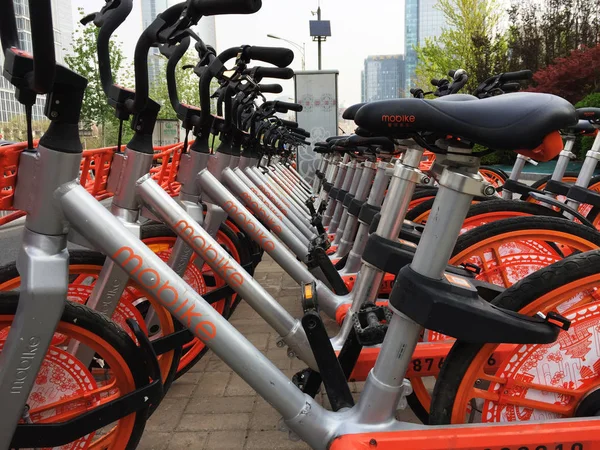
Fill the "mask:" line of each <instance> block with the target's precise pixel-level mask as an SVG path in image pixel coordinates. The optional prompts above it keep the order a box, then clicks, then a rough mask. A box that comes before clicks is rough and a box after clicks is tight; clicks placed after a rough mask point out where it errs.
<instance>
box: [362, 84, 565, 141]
mask: <svg viewBox="0 0 600 450" xmlns="http://www.w3.org/2000/svg"><path fill="white" fill-rule="evenodd" d="M354 121H355V122H356V124H357V125H358V126H360V127H362V128H366V129H368V130H369V131H370V132H371V133H373V134H375V135H379V136H382V135H383V136H389V137H392V138H393V137H401V136H406V135H407V134H410V133H413V134H414V133H417V132H433V133H435V134H439V135H440V137H445V136H446V135H451V136H454V137H459V138H462V139H466V140H468V141H471V142H473V143H476V144H481V145H484V146H486V147H490V148H493V149H497V150H524V149H534V148H536V147H538V146H539V145H540V144H541V143H542V142H543V140H544V138H545V137H546V136H547V135H549V134H550V133H552V132H553V131H556V130H559V129H563V128H566V127H568V126H571V125H575V124H576V123H577V114H576V112H575V108H573V106H572V105H571V104H570V103H569V102H568V101H566V100H565V99H563V98H560V97H557V96H555V95H551V94H538V93H529V92H516V93H513V94H506V95H499V96H496V97H491V98H486V99H482V100H478V101H439V100H424V99H416V98H406V99H398V100H383V101H378V102H372V103H368V104H367V105H365V106H363V107H362V108H360V109H359V111H358V112H357V113H356V116H355V118H354Z"/></svg>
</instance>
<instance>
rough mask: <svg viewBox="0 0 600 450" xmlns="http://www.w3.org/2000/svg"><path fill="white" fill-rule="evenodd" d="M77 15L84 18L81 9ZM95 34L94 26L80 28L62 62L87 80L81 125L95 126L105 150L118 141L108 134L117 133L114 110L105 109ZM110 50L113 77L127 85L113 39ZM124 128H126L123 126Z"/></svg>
mask: <svg viewBox="0 0 600 450" xmlns="http://www.w3.org/2000/svg"><path fill="white" fill-rule="evenodd" d="M79 12H80V14H81V15H82V16H83V14H84V13H83V9H82V8H79ZM98 32H99V28H96V27H94V26H93V25H87V26H83V25H81V24H79V25H78V27H77V30H76V32H75V33H74V36H73V48H72V52H71V54H69V55H68V56H66V57H65V62H66V63H67V65H68V66H69V68H70V69H72V70H73V71H75V72H77V73H79V74H82V75H84V76H85V77H86V78H87V79H88V86H87V89H86V91H85V96H84V98H83V105H82V108H81V123H82V125H83V126H84V127H86V128H91V126H92V125H97V126H98V129H99V133H100V137H101V143H102V146H107V145H114V144H115V143H116V141H117V136H116V133H109V131H112V129H114V128H115V127H116V129H117V130H118V120H117V118H116V117H115V115H114V110H113V108H112V107H110V106H109V105H108V103H107V99H106V95H105V93H104V91H103V90H102V83H101V81H100V72H99V70H98V55H97V50H96V43H97V40H98ZM109 48H110V65H111V68H112V73H113V77H115V78H117V76H119V77H120V78H121V80H120V84H122V85H123V84H127V81H128V79H129V78H130V77H129V74H128V72H127V71H125V70H124V67H123V65H124V61H125V57H124V55H123V51H122V50H121V48H120V45H119V44H118V43H116V42H115V40H114V39H112V40H111V42H110V44H109ZM115 82H116V79H115ZM123 128H124V129H125V128H126V127H125V125H124V127H123Z"/></svg>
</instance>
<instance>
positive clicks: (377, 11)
mask: <svg viewBox="0 0 600 450" xmlns="http://www.w3.org/2000/svg"><path fill="white" fill-rule="evenodd" d="M72 3H73V20H74V21H75V22H76V21H77V20H78V17H79V16H78V13H77V8H78V7H83V8H84V10H85V12H86V13H90V12H94V11H97V10H99V9H100V8H101V7H102V5H103V4H104V2H103V1H101V0H72ZM173 3H176V1H171V4H173ZM139 4H140V2H139V0H134V9H133V11H132V13H131V14H130V16H129V18H128V19H127V21H126V22H125V23H124V24H123V25H122V26H121V27H120V28H119V29H118V30H117V31H116V34H117V36H118V39H119V40H120V41H122V42H123V49H124V51H125V54H126V55H127V56H129V57H131V56H132V55H133V51H134V48H135V42H136V40H137V37H138V36H139V34H140V32H141V10H140V6H139ZM316 9H317V0H263V6H262V9H261V10H260V11H259V12H258V13H256V14H253V15H251V16H218V17H217V19H216V29H217V46H218V49H219V50H220V51H222V50H224V49H227V48H229V47H234V46H238V45H263V46H275V45H282V46H286V45H287V44H286V43H285V42H283V41H276V40H273V39H270V38H267V36H266V35H267V34H273V35H277V36H280V37H282V38H286V39H289V40H291V41H295V42H297V43H299V44H300V45H301V44H302V43H303V42H305V43H306V69H307V70H316V69H317V43H316V42H312V41H311V38H310V36H309V28H308V22H309V20H316V17H313V16H312V15H311V10H312V11H316ZM321 10H322V19H323V20H330V21H331V33H332V36H331V38H328V39H327V42H324V43H323V44H322V61H323V69H337V70H339V72H340V75H339V84H338V91H339V92H338V96H339V100H340V105H342V106H349V105H351V104H354V103H357V102H359V101H360V72H361V69H362V67H363V62H364V59H365V57H367V56H368V55H387V54H400V53H404V0H394V1H391V0H370V1H365V0H360V1H359V0H321ZM294 50H295V53H296V58H295V59H294V62H293V63H292V66H291V67H292V68H293V69H295V70H300V69H301V57H300V54H299V52H298V51H297V50H296V49H294ZM284 87H285V92H284V94H287V95H289V96H290V97H293V95H294V93H293V85H292V84H291V83H286V84H285V86H284Z"/></svg>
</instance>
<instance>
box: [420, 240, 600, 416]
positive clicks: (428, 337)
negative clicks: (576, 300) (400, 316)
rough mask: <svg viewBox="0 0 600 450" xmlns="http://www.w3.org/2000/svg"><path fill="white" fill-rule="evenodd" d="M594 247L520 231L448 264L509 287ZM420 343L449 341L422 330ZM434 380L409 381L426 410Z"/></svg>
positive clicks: (487, 242) (472, 249)
mask: <svg viewBox="0 0 600 450" xmlns="http://www.w3.org/2000/svg"><path fill="white" fill-rule="evenodd" d="M596 248H598V247H597V246H596V245H595V244H594V243H592V242H589V241H587V240H586V239H583V238H581V237H578V236H575V235H572V234H569V233H564V232H558V231H552V230H521V231H515V232H511V233H503V234H501V235H499V236H493V237H491V238H489V239H486V240H482V241H481V242H479V243H477V244H476V245H472V246H470V247H469V248H467V249H465V250H464V251H463V252H460V253H459V254H457V255H455V256H454V257H452V259H451V260H450V264H451V265H455V266H457V265H460V264H462V263H465V262H469V263H471V264H473V265H475V266H476V267H479V268H480V269H481V272H480V273H479V274H478V275H476V278H477V279H478V280H482V281H486V282H489V283H493V284H496V285H499V286H503V287H510V286H512V285H513V284H514V283H516V282H517V281H519V280H521V279H523V278H525V277H526V276H527V275H529V274H531V273H533V272H535V271H537V270H539V269H541V268H543V267H546V266H549V265H550V264H552V263H554V262H557V261H560V260H562V259H564V258H565V257H566V256H569V255H571V254H573V253H576V252H585V251H588V250H593V249H596ZM536 311H537V310H536ZM536 311H534V313H535V312H536ZM559 312H560V311H559ZM423 340H424V341H425V342H441V341H452V340H453V339H452V338H449V337H448V336H445V335H443V334H441V333H438V332H436V331H432V330H425V332H424V336H423ZM434 379H435V377H425V378H417V377H412V378H411V379H410V381H411V384H412V387H413V391H414V394H415V396H416V397H417V398H418V400H419V402H420V404H421V405H422V406H423V407H424V408H425V409H426V410H427V411H429V408H430V405H431V389H432V388H433V385H434V384H435V381H434ZM428 386H429V387H428Z"/></svg>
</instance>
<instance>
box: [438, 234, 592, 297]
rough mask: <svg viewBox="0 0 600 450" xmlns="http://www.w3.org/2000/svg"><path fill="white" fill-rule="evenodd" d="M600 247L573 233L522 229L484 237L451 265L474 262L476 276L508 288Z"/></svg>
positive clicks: (455, 257) (455, 258) (456, 256)
mask: <svg viewBox="0 0 600 450" xmlns="http://www.w3.org/2000/svg"><path fill="white" fill-rule="evenodd" d="M595 248H598V247H597V246H596V245H595V244H594V243H592V242H590V241H588V240H586V239H583V238H581V237H578V236H575V235H573V234H569V233H565V232H559V231H552V230H540V229H538V230H519V231H514V232H510V233H502V234H501V235H500V236H493V237H491V238H489V239H485V240H482V241H481V242H479V244H477V245H473V246H470V247H469V248H468V249H466V250H464V251H463V252H460V253H459V254H457V255H455V256H453V257H452V259H451V260H450V264H451V265H455V266H457V265H460V264H464V263H469V264H473V265H474V266H476V267H478V268H479V269H480V272H479V273H478V274H477V276H476V278H477V279H478V280H482V281H486V282H488V283H493V284H495V285H498V286H503V287H505V288H507V287H510V286H512V285H513V284H515V283H516V282H517V281H519V280H521V279H523V278H525V277H526V276H527V275H529V274H531V273H533V272H535V271H536V270H539V269H541V268H543V267H546V266H548V265H550V264H552V263H554V262H557V261H560V260H562V259H564V258H565V257H567V256H569V255H572V254H573V253H575V252H585V251H588V250H593V249H595Z"/></svg>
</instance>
